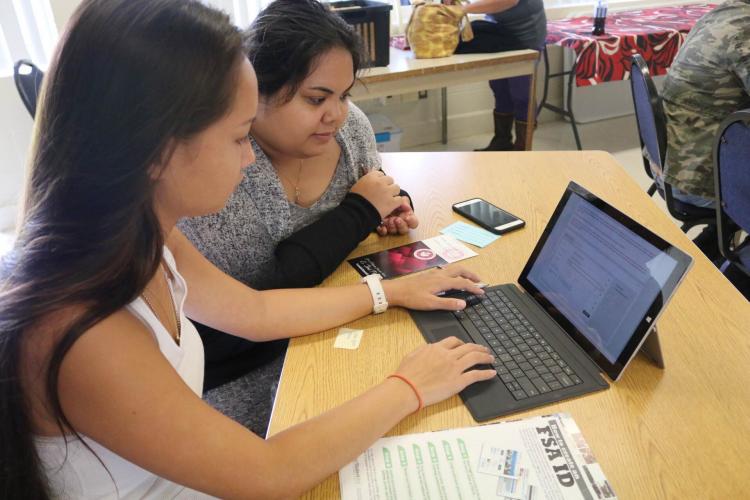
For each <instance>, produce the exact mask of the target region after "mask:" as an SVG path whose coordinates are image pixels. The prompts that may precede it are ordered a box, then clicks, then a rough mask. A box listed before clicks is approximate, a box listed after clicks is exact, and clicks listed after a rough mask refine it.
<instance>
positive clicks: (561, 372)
mask: <svg viewBox="0 0 750 500" xmlns="http://www.w3.org/2000/svg"><path fill="white" fill-rule="evenodd" d="M454 315H455V317H456V318H457V319H458V320H459V321H460V322H461V323H462V324H463V325H464V328H466V329H467V330H468V331H471V330H472V329H471V328H468V327H467V323H471V324H472V325H473V326H474V328H475V329H476V330H478V331H479V333H480V334H481V335H482V337H484V339H485V341H486V342H487V343H488V344H489V345H490V348H491V349H492V350H493V351H494V353H495V361H494V362H493V366H494V368H495V369H496V370H497V375H498V377H500V380H502V382H503V383H504V384H505V386H506V387H507V388H508V390H509V391H510V392H511V394H512V395H513V397H514V398H515V399H516V400H522V399H526V398H530V397H533V396H538V395H540V394H544V393H547V392H550V391H553V390H555V389H560V388H562V387H571V386H574V385H577V384H581V383H582V382H583V381H582V380H581V378H580V377H579V376H578V375H577V374H576V372H575V371H574V370H573V368H571V367H570V366H569V365H568V364H567V363H566V362H565V361H564V360H563V359H562V357H561V356H560V355H559V354H558V353H557V351H555V349H554V348H553V347H552V346H551V345H550V344H549V342H547V341H546V340H545V339H544V338H543V337H542V335H541V334H540V333H539V332H537V331H536V329H535V328H534V326H533V325H532V324H531V323H530V322H529V320H528V319H527V318H526V317H525V316H524V315H523V313H522V312H521V311H519V310H518V308H517V307H516V306H515V305H514V304H513V302H512V301H511V300H510V298H508V296H507V295H505V294H504V293H503V292H502V290H489V291H487V292H486V293H485V295H484V296H481V301H479V303H477V304H476V305H474V306H471V307H467V308H466V309H464V310H463V311H457V312H455V313H454Z"/></svg>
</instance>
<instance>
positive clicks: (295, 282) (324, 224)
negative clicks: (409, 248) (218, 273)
mask: <svg viewBox="0 0 750 500" xmlns="http://www.w3.org/2000/svg"><path fill="white" fill-rule="evenodd" d="M378 224H380V214H379V213H378V211H377V210H376V209H375V207H374V206H372V204H371V203H370V202H369V201H367V200H366V199H365V198H363V197H362V196H360V195H358V194H356V193H348V194H347V195H346V196H345V197H344V199H343V201H342V202H341V203H340V204H339V205H338V206H337V207H336V208H334V209H333V210H331V211H330V212H328V213H326V214H325V215H323V217H321V218H320V219H318V220H317V221H316V222H314V223H312V224H310V225H309V226H306V227H304V228H302V229H300V230H299V231H297V232H296V233H294V234H292V235H291V236H289V237H288V238H287V239H285V240H282V241H281V242H279V244H278V245H277V246H276V251H275V255H276V269H275V273H274V276H273V278H272V279H271V280H269V281H270V283H264V285H265V286H264V287H263V288H302V287H308V286H315V285H317V284H319V283H320V282H321V281H323V280H324V279H325V278H326V277H328V275H330V274H331V273H332V272H333V271H335V270H336V268H337V267H338V265H339V264H341V262H342V261H343V260H344V259H345V258H346V256H347V255H349V253H351V251H352V250H354V249H355V248H356V247H357V245H359V242H360V241H362V240H363V239H365V238H366V237H367V235H369V234H370V233H371V232H372V231H373V230H375V228H376V227H377V226H378Z"/></svg>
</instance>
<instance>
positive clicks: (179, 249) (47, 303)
mask: <svg viewBox="0 0 750 500" xmlns="http://www.w3.org/2000/svg"><path fill="white" fill-rule="evenodd" d="M165 27H168V28H169V29H165ZM91 68H95V71H89V69H91ZM44 86H45V88H44V91H43V92H42V102H41V103H40V107H39V110H38V114H37V120H36V127H37V129H36V134H35V140H34V144H33V147H32V152H31V161H30V172H29V175H28V177H27V178H28V182H27V186H26V189H25V193H24V194H25V196H24V205H23V207H22V211H21V214H22V217H21V221H20V224H19V233H18V236H17V238H16V240H15V243H14V246H13V249H12V250H11V251H10V253H9V254H8V255H6V257H5V258H4V259H3V260H2V261H1V262H0V442H2V446H0V470H2V474H0V492H1V494H2V496H3V497H4V498H115V497H116V498H187V497H189V498H202V497H205V496H206V495H212V496H216V497H222V498H251V497H252V498H290V497H297V496H299V495H300V494H301V493H302V492H303V491H305V490H307V489H309V488H310V487H312V486H313V485H315V484H316V483H318V482H320V481H321V480H322V479H324V478H325V477H327V476H328V475H330V474H332V473H334V472H335V471H336V470H338V469H339V468H341V467H342V466H344V465H345V464H346V463H348V462H350V461H351V460H352V459H354V458H355V457H356V456H357V455H359V454H360V453H361V452H362V451H364V450H365V449H366V448H367V447H368V446H369V445H370V444H371V443H372V442H374V441H375V440H376V439H377V438H378V437H380V436H381V435H382V434H383V433H385V432H386V431H388V430H389V429H390V428H391V427H393V426H394V425H395V424H396V423H397V422H398V421H399V420H401V419H402V418H403V417H405V416H406V415H408V414H410V413H412V412H414V411H415V410H418V409H419V408H421V407H422V406H423V405H429V404H432V403H435V402H437V401H440V400H443V399H445V398H447V397H449V396H451V395H453V394H456V393H457V392H458V391H460V390H462V389H463V388H464V387H466V386H467V385H468V384H470V383H472V382H475V381H478V380H483V379H487V378H489V377H492V376H494V375H495V372H494V370H479V369H473V368H472V367H474V366H475V365H477V364H485V363H491V362H492V356H491V355H490V354H489V353H488V351H487V350H486V349H484V348H483V347H480V346H477V345H474V344H464V343H463V342H461V341H459V340H458V339H455V338H452V339H447V340H445V341H442V342H440V343H437V344H432V345H425V346H422V347H421V348H420V349H417V350H416V351H415V352H413V353H412V354H410V355H408V356H407V357H406V358H405V359H404V360H403V361H402V362H401V364H400V365H398V366H397V362H395V361H394V369H395V370H396V371H395V375H394V376H391V377H385V374H384V381H383V382H381V383H379V384H377V385H376V386H374V387H373V388H372V389H370V390H369V391H367V392H365V393H364V394H362V395H361V396H359V397H357V398H355V399H354V400H352V401H350V402H348V403H345V404H343V405H342V406H340V407H338V408H335V409H332V410H330V411H329V412H327V413H324V414H322V415H320V416H318V417H316V418H314V419H312V420H310V421H308V422H305V423H302V424H300V425H297V426H295V427H293V428H290V429H287V430H286V431H284V432H281V433H279V434H277V435H275V436H273V437H272V438H270V439H268V440H263V439H261V438H259V437H258V436H256V435H254V434H253V433H251V432H250V431H248V430H247V429H246V428H244V427H243V426H241V425H239V424H237V423H236V422H233V421H232V420H231V419H229V418H227V417H225V416H223V415H221V414H220V413H219V412H217V411H215V410H214V409H212V408H211V407H210V406H209V405H207V404H206V403H205V402H203V401H202V400H201V398H200V394H201V391H202V385H203V384H202V382H203V347H202V344H201V341H200V337H199V336H198V333H197V331H196V330H195V327H194V326H193V325H192V324H191V322H190V321H189V320H188V319H187V318H186V314H187V315H189V316H190V317H194V318H197V319H199V320H200V321H202V322H204V323H205V324H207V325H211V326H213V327H216V328H218V329H221V330H222V331H226V332H229V333H231V334H233V335H237V336H241V337H244V338H248V339H252V340H256V341H257V340H267V339H273V338H279V337H281V336H292V337H293V336H299V335H305V334H309V333H312V332H316V331H321V330H325V329H327V328H330V327H333V326H335V325H338V324H341V323H345V322H347V321H351V320H354V319H356V318H358V317H361V316H363V315H366V314H368V313H369V312H370V311H372V309H373V299H372V296H371V294H370V291H369V290H368V286H367V285H365V284H356V285H352V286H346V287H339V288H325V289H312V290H310V289H307V290H300V289H294V290H272V291H265V292H259V291H255V290H252V289H250V288H248V287H246V286H245V285H243V284H241V283H240V282H238V281H236V280H234V279H232V278H230V277H229V276H227V275H225V274H224V273H222V272H221V271H220V270H219V269H217V268H216V267H215V266H213V265H212V264H211V263H210V262H208V261H207V260H206V259H205V258H204V257H203V256H202V255H201V254H200V253H199V252H198V251H197V250H196V249H195V248H194V247H193V246H192V245H191V244H190V242H189V241H188V240H187V239H186V238H185V237H184V236H183V235H182V234H181V233H180V232H179V231H178V230H177V229H176V228H175V223H176V221H177V220H178V219H180V218H182V217H187V216H198V215H202V214H206V213H210V212H216V211H218V210H221V208H222V207H223V206H224V204H225V203H226V201H227V199H228V197H229V195H230V194H231V193H232V192H233V191H234V189H235V188H236V186H237V184H238V183H239V182H240V180H241V179H242V169H243V168H245V167H246V166H247V165H249V164H251V163H252V162H253V154H254V153H253V150H252V148H251V147H250V144H249V141H248V133H249V131H250V129H251V126H252V124H253V123H254V120H255V118H256V115H257V112H258V111H257V109H258V92H257V80H256V77H255V73H254V71H253V68H252V66H251V64H250V62H249V61H248V60H247V58H246V57H245V55H244V54H243V51H242V47H241V37H240V33H239V32H238V31H237V29H236V28H235V27H234V26H233V25H232V24H231V23H230V21H229V18H228V17H227V16H226V15H224V14H222V13H221V12H219V11H215V10H213V9H210V8H208V7H206V6H204V5H203V4H201V3H200V2H198V1H197V0H84V1H83V2H82V3H81V4H80V6H79V7H78V9H77V10H76V12H75V13H74V14H73V16H72V19H71V21H70V22H69V24H68V26H67V28H66V31H65V32H64V33H63V35H62V37H61V41H60V44H59V45H58V47H57V49H56V52H55V55H54V57H53V59H52V62H51V65H50V68H49V71H48V73H47V75H46V77H45V83H44ZM381 177H384V176H381ZM389 185H390V186H391V188H390V197H391V200H390V201H388V202H387V203H386V202H385V201H383V204H384V205H385V207H386V208H384V210H386V211H387V212H388V213H390V212H391V211H393V210H395V209H397V207H399V206H400V204H401V198H400V196H399V194H398V193H399V190H398V187H397V186H395V185H394V184H393V183H392V182H391V183H390V184H389ZM477 279H478V278H477V277H476V276H475V275H473V274H471V273H469V272H467V271H464V270H462V269H461V268H458V267H453V268H451V269H443V270H434V271H433V272H427V273H423V274H420V275H417V276H414V277H412V278H407V279H402V280H398V281H388V282H383V284H382V287H383V289H384V293H385V295H386V296H387V300H388V301H389V302H390V303H391V304H393V305H400V306H404V307H410V308H415V309H431V308H445V309H460V308H461V307H463V306H465V304H464V303H463V301H459V300H456V299H448V298H441V297H437V296H436V295H435V294H436V293H438V292H440V291H442V290H446V289H451V288H466V289H468V290H470V291H472V292H476V293H481V289H479V288H477V286H476V283H475V282H476V281H477ZM322 309H325V310H326V314H324V315H323V314H319V311H320V310H322ZM321 450H325V453H321Z"/></svg>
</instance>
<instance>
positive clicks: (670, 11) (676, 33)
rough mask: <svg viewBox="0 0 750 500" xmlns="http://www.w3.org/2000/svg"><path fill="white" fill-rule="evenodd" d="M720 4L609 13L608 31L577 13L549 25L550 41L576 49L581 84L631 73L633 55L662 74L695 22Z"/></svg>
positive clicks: (614, 78)
mask: <svg viewBox="0 0 750 500" xmlns="http://www.w3.org/2000/svg"><path fill="white" fill-rule="evenodd" d="M715 6H716V4H694V5H681V6H677V7H660V8H654V9H642V10H630V11H625V12H616V13H610V14H609V15H608V16H607V26H606V32H605V34H604V35H602V36H594V35H592V34H591V29H592V27H593V19H592V18H591V17H575V18H571V19H562V20H559V21H550V22H548V23H547V44H550V45H551V44H556V45H562V46H563V47H568V48H570V49H572V50H574V51H575V53H576V85H578V86H579V87H583V86H586V85H596V84H597V83H601V82H608V81H611V80H626V79H628V78H629V76H630V57H631V56H632V55H633V54H635V53H640V54H642V55H643V57H644V59H646V61H648V66H649V70H650V71H651V75H652V76H655V75H663V74H665V73H666V72H667V68H669V66H670V65H671V64H672V60H673V59H674V57H675V56H676V55H677V51H678V50H679V49H680V47H681V46H682V43H683V42H684V41H685V36H686V35H687V33H688V32H689V31H690V30H691V29H692V27H693V26H694V25H695V23H696V21H698V19H700V18H701V17H702V16H703V15H704V14H706V13H707V12H709V11H710V10H711V9H713V8H714V7H715Z"/></svg>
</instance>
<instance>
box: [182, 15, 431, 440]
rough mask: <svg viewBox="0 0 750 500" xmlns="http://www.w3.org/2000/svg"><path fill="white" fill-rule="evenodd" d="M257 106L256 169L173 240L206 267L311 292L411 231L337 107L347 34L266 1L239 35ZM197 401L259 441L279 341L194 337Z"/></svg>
mask: <svg viewBox="0 0 750 500" xmlns="http://www.w3.org/2000/svg"><path fill="white" fill-rule="evenodd" d="M244 43H245V50H246V53H247V54H248V58H249V59H250V61H251V62H252V64H253V66H254V68H255V71H256V74H257V77H258V86H259V93H260V102H259V109H258V114H257V117H256V119H255V121H254V123H253V126H252V135H251V137H250V139H251V143H252V147H253V150H254V152H255V156H256V158H257V159H256V163H255V164H254V165H252V166H251V167H250V168H248V169H247V170H246V171H245V174H244V178H243V180H242V182H241V184H240V186H239V187H238V189H237V190H236V191H235V192H234V194H233V195H232V197H231V198H230V200H229V202H228V203H227V205H226V207H225V208H224V210H223V211H222V212H220V213H218V214H216V215H210V216H206V217H198V218H193V219H186V220H184V221H182V222H181V223H180V224H179V228H180V229H181V230H182V231H183V232H184V234H185V235H186V236H187V237H188V238H189V239H190V240H191V241H192V242H193V244H194V245H195V246H196V247H197V248H198V249H199V250H200V251H201V253H203V254H204V255H205V256H206V257H207V258H208V259H209V260H210V261H211V262H212V263H213V264H215V265H216V266H218V267H219V268H220V269H221V270H223V271H224V272H226V273H227V274H229V275H231V276H233V277H234V278H236V279H238V280H240V281H242V282H243V283H245V284H247V285H249V286H251V287H253V288H255V289H269V288H291V287H306V286H314V285H317V284H318V283H320V282H321V281H322V280H323V279H325V278H326V277H327V276H328V275H329V274H330V273H332V272H333V271H334V270H335V269H336V267H337V266H338V265H339V264H340V263H341V262H342V261H343V260H344V259H345V258H346V256H347V255H348V254H349V253H350V252H351V251H352V250H353V249H354V248H355V247H356V246H357V245H358V244H359V242H360V241H362V240H363V239H364V238H366V237H367V235H368V234H370V233H371V232H373V231H377V232H378V233H379V234H381V235H385V234H388V233H391V234H394V233H395V234H398V233H405V232H407V231H408V230H409V229H410V228H414V227H416V226H417V224H418V220H417V217H416V216H415V215H414V212H413V210H412V206H411V201H410V200H409V198H408V196H407V195H406V193H405V192H403V191H402V192H401V195H402V197H401V203H400V206H397V207H395V209H394V206H393V193H394V190H395V193H398V192H399V188H398V186H397V185H396V184H395V183H394V182H393V180H392V179H391V178H390V177H388V176H387V175H384V174H383V172H382V171H381V170H380V166H381V164H380V158H379V156H378V153H377V150H376V148H375V137H374V133H373V130H372V127H371V126H370V123H369V121H368V120H367V118H366V117H365V115H364V114H363V113H362V111H360V110H359V109H358V108H356V107H355V106H354V105H352V104H351V103H349V102H348V96H349V90H350V89H351V87H352V86H353V84H354V81H355V77H356V73H357V70H358V69H359V68H360V67H361V66H362V64H363V63H364V59H363V51H362V49H361V41H360V40H359V38H358V36H357V35H356V33H355V32H354V31H353V30H352V28H351V27H350V26H349V25H348V24H346V23H345V22H344V21H343V20H342V19H341V18H339V17H338V16H337V15H335V14H333V13H331V12H330V11H328V10H327V9H326V8H325V7H324V6H323V5H321V4H320V3H318V2H317V1H314V0H305V1H291V0H278V1H276V2H273V3H272V4H271V5H270V6H269V7H267V8H266V9H265V10H264V11H262V12H261V13H260V14H259V15H258V17H257V18H256V19H255V21H254V22H253V24H252V25H251V26H250V27H249V28H248V30H247V31H246V32H245V33H244ZM199 331H200V333H201V337H202V339H203V342H204V345H205V351H206V379H205V387H206V389H207V391H208V392H207V393H206V398H207V399H208V400H209V401H210V402H211V403H212V404H214V405H215V406H216V407H217V408H219V409H220V410H222V411H224V412H225V413H228V414H229V415H230V416H232V417H233V418H235V419H238V420H240V421H241V422H243V423H245V424H246V425H247V426H249V427H251V428H252V429H253V430H254V431H256V432H257V433H259V434H261V435H262V434H263V433H264V432H265V426H266V425H267V421H268V417H269V415H270V409H271V403H272V394H273V392H274V389H275V382H276V381H277V380H278V376H279V372H280V369H281V362H282V358H283V353H284V351H285V348H286V341H278V342H272V343H265V344H255V343H252V342H249V341H247V340H244V339H239V338H233V337H230V336H228V335H223V334H221V333H220V332H216V331H213V330H212V329H210V328H207V327H202V328H201V327H200V325H199Z"/></svg>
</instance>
